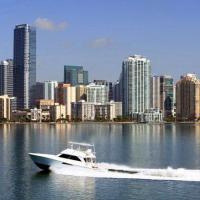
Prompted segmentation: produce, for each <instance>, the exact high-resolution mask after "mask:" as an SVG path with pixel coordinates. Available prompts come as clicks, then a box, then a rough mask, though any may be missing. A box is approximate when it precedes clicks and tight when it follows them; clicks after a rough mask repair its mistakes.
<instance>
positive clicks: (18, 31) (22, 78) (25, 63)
mask: <svg viewBox="0 0 200 200" xmlns="http://www.w3.org/2000/svg"><path fill="white" fill-rule="evenodd" d="M35 84H36V29H35V28H34V27H31V26H29V25H28V24H21V25H17V26H16V27H15V29H14V96H15V97H17V109H27V108H30V107H31V106H32V105H33V104H34V89H33V88H34V85H35Z"/></svg>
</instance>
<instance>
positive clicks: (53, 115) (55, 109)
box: [50, 103, 66, 122]
mask: <svg viewBox="0 0 200 200" xmlns="http://www.w3.org/2000/svg"><path fill="white" fill-rule="evenodd" d="M65 119H66V106H65V105H60V104H58V103H55V104H54V105H53V106H51V107H50V120H51V121H54V122H55V121H58V120H65Z"/></svg>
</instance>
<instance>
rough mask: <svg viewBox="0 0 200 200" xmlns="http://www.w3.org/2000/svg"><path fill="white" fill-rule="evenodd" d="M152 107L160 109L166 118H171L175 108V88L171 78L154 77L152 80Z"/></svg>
mask: <svg viewBox="0 0 200 200" xmlns="http://www.w3.org/2000/svg"><path fill="white" fill-rule="evenodd" d="M151 92H152V95H151V107H152V108H158V109H160V110H161V111H162V113H163V115H164V116H165V117H168V116H171V115H172V113H173V108H174V86H173V78H172V77H171V76H166V75H164V76H153V77H152V79H151Z"/></svg>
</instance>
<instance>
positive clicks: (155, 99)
mask: <svg viewBox="0 0 200 200" xmlns="http://www.w3.org/2000/svg"><path fill="white" fill-rule="evenodd" d="M151 107H152V108H155V109H157V108H158V109H160V107H161V106H160V76H153V77H152V78H151Z"/></svg>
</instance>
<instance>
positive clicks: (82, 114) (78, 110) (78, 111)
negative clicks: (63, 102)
mask: <svg viewBox="0 0 200 200" xmlns="http://www.w3.org/2000/svg"><path fill="white" fill-rule="evenodd" d="M71 106H72V119H73V120H80V121H92V120H95V103H90V102H86V101H84V100H80V101H78V102H72V104H71Z"/></svg>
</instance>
